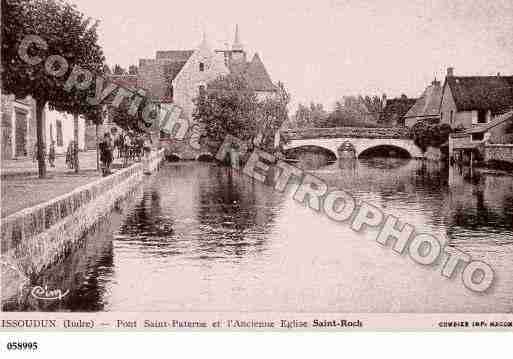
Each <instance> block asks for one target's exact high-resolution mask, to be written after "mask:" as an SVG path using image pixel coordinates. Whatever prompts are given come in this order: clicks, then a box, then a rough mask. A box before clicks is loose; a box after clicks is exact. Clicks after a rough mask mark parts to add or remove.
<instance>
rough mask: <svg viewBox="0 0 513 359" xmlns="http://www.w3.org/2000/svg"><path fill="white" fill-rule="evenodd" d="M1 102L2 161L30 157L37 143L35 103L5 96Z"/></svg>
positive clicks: (3, 95)
mask: <svg viewBox="0 0 513 359" xmlns="http://www.w3.org/2000/svg"><path fill="white" fill-rule="evenodd" d="M1 101H2V103H1V111H2V119H1V121H2V122H1V127H0V129H1V140H2V147H1V150H2V159H13V158H22V157H26V156H30V155H31V154H32V147H33V146H34V144H35V142H36V128H35V126H36V121H35V113H36V112H35V103H34V101H33V100H32V99H31V98H26V99H16V98H15V97H14V96H13V95H5V94H2V99H1Z"/></svg>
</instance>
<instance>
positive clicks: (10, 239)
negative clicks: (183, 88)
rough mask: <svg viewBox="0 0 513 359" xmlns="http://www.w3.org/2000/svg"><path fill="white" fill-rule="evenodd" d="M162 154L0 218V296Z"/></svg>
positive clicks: (70, 240)
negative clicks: (0, 276) (144, 162)
mask: <svg viewBox="0 0 513 359" xmlns="http://www.w3.org/2000/svg"><path fill="white" fill-rule="evenodd" d="M163 154H164V151H163V150H161V151H158V152H153V153H152V154H151V155H150V158H149V160H148V161H149V163H148V164H147V166H145V165H143V164H142V163H136V164H134V165H132V166H130V167H128V168H125V169H122V170H120V171H118V172H115V173H114V174H112V175H110V176H108V177H104V178H101V179H99V180H97V181H95V182H93V183H89V184H87V185H84V186H82V187H79V188H77V189H75V190H73V191H72V192H70V193H67V194H65V195H63V196H60V197H57V198H54V199H52V200H50V201H48V202H45V203H41V204H39V205H37V206H34V207H30V208H26V209H24V210H21V211H19V212H16V213H14V214H12V215H10V216H8V217H5V218H4V219H2V220H1V222H0V224H1V229H0V231H1V235H2V239H1V243H0V244H1V252H0V253H1V262H0V264H1V267H2V268H1V275H2V288H1V298H2V301H4V300H5V299H8V298H10V297H11V296H12V295H15V294H16V292H17V289H18V286H19V285H20V284H22V282H23V281H28V280H29V278H33V277H34V276H36V275H37V274H38V273H40V272H41V271H43V270H44V269H45V268H47V267H49V266H50V265H52V264H54V263H56V262H58V261H59V260H60V259H61V258H63V257H64V256H66V254H68V253H69V251H70V250H71V249H72V248H73V247H74V245H75V244H76V242H78V241H79V240H80V239H81V238H82V237H83V236H84V234H85V233H86V232H87V231H88V230H89V229H90V228H91V227H92V226H94V225H95V224H96V223H97V221H98V220H99V219H100V218H102V217H103V216H105V215H107V214H109V213H110V212H111V210H112V209H113V207H114V206H115V205H116V204H117V203H119V201H122V200H123V199H124V198H126V197H127V196H129V195H130V194H131V193H132V192H133V191H135V190H136V189H137V186H138V184H139V183H140V182H141V181H142V177H143V172H145V167H146V170H147V169H148V168H150V169H153V170H155V169H156V168H158V164H159V163H160V162H161V161H162V159H163Z"/></svg>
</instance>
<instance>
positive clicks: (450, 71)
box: [447, 67, 454, 77]
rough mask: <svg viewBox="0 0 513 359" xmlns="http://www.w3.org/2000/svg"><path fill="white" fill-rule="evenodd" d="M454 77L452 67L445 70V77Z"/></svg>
mask: <svg viewBox="0 0 513 359" xmlns="http://www.w3.org/2000/svg"><path fill="white" fill-rule="evenodd" d="M453 76H454V67H448V68H447V77H453Z"/></svg>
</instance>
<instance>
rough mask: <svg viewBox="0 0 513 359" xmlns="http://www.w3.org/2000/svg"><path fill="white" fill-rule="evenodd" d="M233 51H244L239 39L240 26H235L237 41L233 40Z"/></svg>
mask: <svg viewBox="0 0 513 359" xmlns="http://www.w3.org/2000/svg"><path fill="white" fill-rule="evenodd" d="M232 50H239V51H242V50H243V46H242V43H241V42H240V38H239V24H236V25H235V39H234V40H233V45H232Z"/></svg>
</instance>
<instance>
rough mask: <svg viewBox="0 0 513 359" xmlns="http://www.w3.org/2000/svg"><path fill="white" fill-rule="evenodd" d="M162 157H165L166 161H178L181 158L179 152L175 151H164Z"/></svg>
mask: <svg viewBox="0 0 513 359" xmlns="http://www.w3.org/2000/svg"><path fill="white" fill-rule="evenodd" d="M164 157H165V158H166V160H167V161H169V162H178V161H181V160H182V156H180V154H178V153H176V152H167V153H164Z"/></svg>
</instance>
